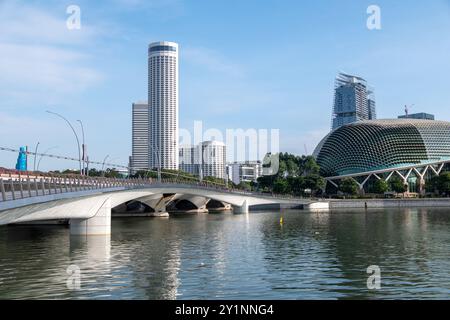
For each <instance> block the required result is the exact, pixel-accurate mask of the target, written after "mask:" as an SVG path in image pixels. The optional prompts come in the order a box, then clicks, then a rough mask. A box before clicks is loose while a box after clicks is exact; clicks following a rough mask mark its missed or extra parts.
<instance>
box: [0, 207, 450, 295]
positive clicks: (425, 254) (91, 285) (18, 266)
mask: <svg viewBox="0 0 450 320" xmlns="http://www.w3.org/2000/svg"><path fill="white" fill-rule="evenodd" d="M449 214H450V212H448V210H446V209H445V210H444V209H432V210H428V209H402V210H400V209H399V210H385V211H370V210H369V211H367V212H364V211H354V212H351V211H345V212H343V211H340V212H332V213H305V212H301V211H289V212H284V213H283V220H284V223H283V224H280V212H264V213H251V214H249V215H231V214H215V215H197V216H195V215H189V216H177V217H171V218H169V219H152V218H121V219H113V224H112V235H111V236H108V237H104V236H92V237H71V236H69V230H68V229H67V228H65V227H61V226H14V227H11V226H10V227H0V270H1V273H0V298H1V299H5V298H6V299H20V298H33V299H74V298H76V299H193V298H198V299H221V298H222V299H307V298H308V299H351V298H359V299H373V298H412V297H416V298H432V299H434V298H448V296H449V294H450V273H449V272H448V270H450V268H449V267H450V257H449V255H448V252H449V247H450V241H449V240H450V233H449V227H450V215H449ZM71 265H75V266H78V267H79V268H80V271H81V289H80V290H69V289H68V288H67V285H66V281H67V278H68V274H67V272H66V271H67V268H68V267H69V266H71ZM369 265H378V266H380V268H381V289H380V290H369V289H367V287H366V281H367V276H368V274H367V273H366V268H367V267H368V266H369Z"/></svg>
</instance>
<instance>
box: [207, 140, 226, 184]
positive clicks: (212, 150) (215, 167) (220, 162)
mask: <svg viewBox="0 0 450 320" xmlns="http://www.w3.org/2000/svg"><path fill="white" fill-rule="evenodd" d="M201 145H202V157H201V158H202V167H201V168H202V172H201V175H202V177H216V178H221V179H225V178H226V175H227V173H226V164H227V151H226V146H225V144H224V143H223V142H220V141H204V142H202V144H201Z"/></svg>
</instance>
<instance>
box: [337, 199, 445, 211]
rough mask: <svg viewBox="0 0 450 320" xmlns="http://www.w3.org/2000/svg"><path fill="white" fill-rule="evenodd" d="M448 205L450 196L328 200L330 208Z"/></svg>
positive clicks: (443, 206)
mask: <svg viewBox="0 0 450 320" xmlns="http://www.w3.org/2000/svg"><path fill="white" fill-rule="evenodd" d="M366 206H367V208H368V209H370V208H418V207H419V208H420V207H421V208H424V207H431V208H432V207H442V208H445V207H449V208H450V198H439V199H348V200H330V209H350V208H351V209H364V208H366Z"/></svg>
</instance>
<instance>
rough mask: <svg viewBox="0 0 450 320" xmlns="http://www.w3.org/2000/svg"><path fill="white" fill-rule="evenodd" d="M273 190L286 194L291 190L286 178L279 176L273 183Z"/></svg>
mask: <svg viewBox="0 0 450 320" xmlns="http://www.w3.org/2000/svg"><path fill="white" fill-rule="evenodd" d="M273 192H275V193H279V194H284V193H288V192H289V184H288V182H287V180H286V179H280V178H278V179H277V180H275V182H274V184H273Z"/></svg>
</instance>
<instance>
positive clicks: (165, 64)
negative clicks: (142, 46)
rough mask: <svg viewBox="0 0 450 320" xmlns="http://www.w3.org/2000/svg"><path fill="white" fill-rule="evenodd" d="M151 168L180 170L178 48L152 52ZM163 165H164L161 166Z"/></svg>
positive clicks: (161, 46) (163, 45)
mask: <svg viewBox="0 0 450 320" xmlns="http://www.w3.org/2000/svg"><path fill="white" fill-rule="evenodd" d="M148 104H149V126H150V129H149V141H148V144H149V150H148V157H149V166H150V167H151V168H157V167H158V166H159V165H161V168H162V169H172V170H176V169H178V44H176V43H174V42H166V41H162V42H154V43H151V44H150V45H149V49H148ZM159 162H160V164H159Z"/></svg>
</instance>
